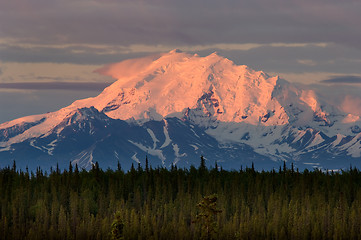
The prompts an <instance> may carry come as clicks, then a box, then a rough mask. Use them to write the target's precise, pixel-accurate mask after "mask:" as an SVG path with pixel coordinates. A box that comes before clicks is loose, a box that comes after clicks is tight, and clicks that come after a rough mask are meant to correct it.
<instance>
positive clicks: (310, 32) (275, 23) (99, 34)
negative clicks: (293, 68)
mask: <svg viewBox="0 0 361 240" xmlns="http://www.w3.org/2000/svg"><path fill="white" fill-rule="evenodd" d="M0 4H1V8H0V22H1V23H2V25H1V28H2V29H1V32H2V36H4V37H7V38H9V39H10V38H11V39H16V41H18V42H22V43H38V44H49V43H51V44H54V43H55V44H68V43H71V44H85V43H86V44H110V45H126V46H127V45H130V44H150V45H157V44H161V45H199V44H219V43H272V42H285V43H294V42H301V43H310V42H328V41H330V40H331V41H332V42H335V43H339V44H343V45H347V46H356V47H358V48H361V43H360V41H359V39H360V37H361V32H360V31H355V29H358V28H359V22H361V15H360V14H359V12H360V3H359V1H358V0H349V1H342V2H340V1H336V0H330V1H327V2H326V1H323V0H303V1H288V2H285V1H284V0H274V1H267V0H254V1H234V0H224V1H218V0H208V1H207V3H206V4H205V2H204V0H192V1H189V0H185V1H177V0H152V1H144V0H133V1H127V0H125V1H112V0H107V1H104V0H101V1H100V0H98V1H97V0H94V1H84V0H79V1H73V0H64V1H61V2H58V1H48V0H37V1H32V2H29V1H27V0H17V1H7V0H0ZM345 36H347V37H345Z"/></svg>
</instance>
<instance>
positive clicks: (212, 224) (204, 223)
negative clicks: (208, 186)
mask: <svg viewBox="0 0 361 240" xmlns="http://www.w3.org/2000/svg"><path fill="white" fill-rule="evenodd" d="M197 206H198V208H199V213H198V214H197V216H196V220H195V221H194V222H195V223H200V224H201V228H202V236H201V239H207V240H208V239H213V236H214V234H215V233H217V224H216V216H217V214H218V213H221V212H222V211H221V210H219V209H217V195H215V194H212V195H209V196H205V197H203V199H202V201H201V202H200V203H198V204H197Z"/></svg>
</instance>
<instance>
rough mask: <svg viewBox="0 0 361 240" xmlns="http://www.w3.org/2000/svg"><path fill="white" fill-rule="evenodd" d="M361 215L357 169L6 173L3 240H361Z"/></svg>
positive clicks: (0, 172) (0, 221)
mask: <svg viewBox="0 0 361 240" xmlns="http://www.w3.org/2000/svg"><path fill="white" fill-rule="evenodd" d="M203 161H204V159H203ZM201 162H202V160H201ZM212 194H216V196H217V197H218V198H217V199H216V198H215V195H212ZM203 196H208V197H205V198H203ZM216 204H217V206H216ZM220 211H221V212H220ZM115 213H117V214H115ZM197 216H198V217H197ZM207 216H209V218H208V217H207ZM360 216H361V173H360V171H358V170H357V169H352V168H351V169H349V170H348V171H343V172H326V173H324V172H321V171H318V170H314V171H308V170H305V171H304V172H299V171H298V170H294V168H293V166H292V165H291V166H290V167H289V168H287V167H286V166H281V168H280V169H279V170H278V169H277V170H273V171H270V172H256V171H255V170H254V168H252V167H251V168H242V169H241V170H240V171H225V170H223V169H222V168H220V169H218V168H212V169H208V168H207V167H205V165H203V164H202V163H201V164H200V166H199V167H198V168H196V167H194V166H193V167H190V168H189V169H179V168H177V167H172V169H171V170H168V169H165V168H157V169H153V168H152V167H150V166H148V167H147V166H144V169H143V166H137V168H134V166H133V167H132V168H131V170H130V171H128V172H124V171H123V170H122V169H121V167H120V164H119V167H118V168H117V170H116V171H113V170H106V171H105V170H103V169H101V168H99V165H98V164H97V163H96V164H95V165H94V166H93V168H92V170H90V171H85V170H79V169H78V166H76V165H75V166H69V168H67V169H66V170H60V169H59V168H58V167H56V168H54V170H51V171H50V172H49V173H47V172H46V171H44V170H42V169H40V168H38V169H37V170H36V172H28V171H25V172H23V171H21V170H19V169H17V168H16V164H15V163H14V164H13V166H11V167H6V168H3V169H0V239H111V238H112V237H115V238H116V237H118V238H119V237H123V238H124V239H200V238H201V237H205V238H207V237H208V238H209V237H212V238H214V239H359V238H360V236H361V218H360ZM197 219H198V220H197ZM201 219H203V220H201ZM204 219H209V222H208V223H207V221H208V220H207V221H204ZM200 221H204V223H203V224H202V223H200ZM207 226H208V229H210V230H209V234H208V235H207V234H204V233H205V232H206V231H204V229H205V227H207ZM202 228H203V230H202ZM213 229H214V230H217V231H213Z"/></svg>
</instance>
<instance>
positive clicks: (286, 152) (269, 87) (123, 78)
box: [0, 50, 361, 168]
mask: <svg viewBox="0 0 361 240" xmlns="http://www.w3.org/2000/svg"><path fill="white" fill-rule="evenodd" d="M96 72H98V73H102V74H105V75H109V76H112V77H116V78H117V79H118V80H117V81H116V82H115V83H113V84H112V85H110V86H108V87H107V88H105V89H104V91H103V92H102V93H100V94H99V95H98V96H96V97H92V98H87V99H82V100H77V101H75V102H74V103H72V104H71V105H69V106H67V107H64V108H62V109H60V110H58V111H55V112H51V113H46V114H40V115H35V116H28V117H24V118H20V119H16V120H13V121H10V122H6V123H3V124H0V157H1V156H2V157H3V158H5V159H10V158H11V156H15V157H17V158H19V159H23V161H24V162H26V160H25V157H24V155H26V152H27V151H30V150H29V149H31V151H30V152H31V154H33V156H34V158H36V159H38V158H41V159H46V158H47V157H48V158H49V159H53V161H55V159H57V160H58V159H59V158H58V157H56V156H55V155H56V154H55V155H54V153H53V151H55V150H54V149H57V148H59V149H62V151H64V152H69V151H68V150H67V149H66V148H60V147H59V145H58V144H60V142H62V143H65V142H69V143H67V144H68V145H69V144H70V142H72V141H73V140H74V139H75V140H74V141H75V142H76V144H78V145H79V146H83V147H78V149H77V148H76V147H74V146H71V147H70V145H69V147H68V148H69V149H73V148H74V150H72V151H70V152H69V154H68V155H66V154H65V155H64V154H63V153H61V152H60V150H59V151H55V152H57V154H58V155H59V154H60V155H62V156H63V157H64V158H69V159H71V161H72V162H73V163H79V164H80V165H83V166H84V167H86V168H89V167H90V166H91V164H92V162H93V161H99V162H101V161H103V162H107V163H108V166H110V165H113V163H111V161H110V160H109V161H108V160H104V158H109V159H113V160H112V161H117V159H118V160H119V156H122V155H123V156H122V157H124V158H127V159H128V161H131V160H129V159H132V160H134V161H135V162H138V161H141V160H139V158H138V157H137V156H139V155H140V154H142V155H147V154H149V155H150V156H154V158H156V159H158V160H159V161H160V162H158V163H157V164H160V165H164V166H169V164H178V165H182V164H183V163H182V161H183V162H184V164H183V165H184V166H189V164H192V163H194V162H195V161H196V159H198V158H199V155H200V154H206V153H207V152H209V153H211V152H212V151H213V152H214V154H215V156H214V157H210V156H207V157H208V158H209V163H211V162H212V163H213V162H214V161H223V160H224V159H231V160H229V161H230V162H233V163H234V164H236V165H239V164H237V161H236V159H237V156H238V157H240V156H248V158H249V159H248V160H247V159H246V160H244V162H243V163H247V162H249V161H251V160H252V161H254V160H255V159H254V158H253V157H250V156H258V158H259V159H265V160H264V164H265V165H267V164H269V165H272V163H275V164H276V163H277V162H278V161H296V162H297V163H299V164H301V165H302V162H305V161H306V158H309V157H310V158H311V159H313V160H314V159H316V160H317V161H318V162H317V164H318V165H317V164H316V165H314V166H318V167H323V168H325V167H327V164H326V163H327V159H331V160H332V159H342V157H344V158H345V159H347V161H351V162H353V163H354V165H357V164H359V161H357V160H361V159H360V158H361V143H360V139H361V133H360V132H361V130H360V129H361V121H360V116H354V115H350V114H348V113H345V112H343V111H341V110H340V109H339V108H337V106H333V105H331V104H330V103H328V101H327V99H322V97H320V96H317V94H316V93H315V92H314V91H313V90H310V89H300V88H297V87H296V86H294V85H293V84H292V83H289V82H287V81H285V80H283V79H280V78H279V77H277V76H276V77H272V76H269V75H268V74H266V73H264V72H263V71H255V70H253V69H251V68H249V67H247V66H246V65H240V66H239V65H235V64H234V63H233V62H232V61H230V60H229V59H227V58H224V57H221V56H219V55H218V54H216V53H213V54H211V55H209V56H206V57H200V56H198V55H197V54H193V55H192V54H188V53H183V52H181V51H179V50H173V51H171V52H168V53H163V54H158V55H154V56H149V57H144V58H140V59H131V60H126V61H123V62H120V63H116V64H111V65H107V66H105V67H103V68H100V69H98V70H96ZM169 119H175V120H174V121H173V120H172V121H170V122H171V123H172V124H174V125H169V124H168V125H166V123H165V122H167V121H169ZM150 122H153V123H154V124H153V125H154V126H156V125H157V126H158V125H159V124H160V125H161V126H162V127H157V128H156V129H152V128H151V127H147V124H149V123H150ZM82 124H83V125H82ZM89 124H90V125H89ZM92 124H93V125H92ZM182 124H183V125H182ZM95 125H96V126H98V127H96V128H94V126H95ZM153 125H152V126H153ZM191 126H193V127H191ZM195 127H197V129H198V130H197V131H198V132H195V130H194V129H195ZM106 128H108V129H111V130H106ZM168 128H169V129H173V128H174V129H178V130H179V131H180V132H173V133H172V134H173V135H169V132H168V131H169V130H168ZM69 129H71V130H69ZM84 129H86V130H87V131H85V132H84ZM119 129H122V130H121V131H120V130H119ZM129 129H133V130H134V131H135V132H137V134H138V135H136V136H131V134H132V133H131V132H129ZM69 131H70V132H69ZM122 131H123V133H121V132H122ZM192 131H193V132H192ZM166 132H168V135H167V134H166ZM182 132H187V136H188V137H189V139H184V138H183V137H182V136H181V133H182ZM74 133H82V136H83V137H82V138H80V137H78V136H76V135H73V134H74ZM105 133H107V134H105ZM70 136H71V137H70ZM115 136H116V137H115ZM160 136H161V137H160ZM167 136H168V138H167ZM175 136H177V137H175ZM87 138H88V139H92V141H93V142H89V141H88V139H87ZM143 138H144V139H148V140H146V141H145V140H144V139H143ZM158 138H162V139H163V138H164V139H168V140H167V141H164V143H163V145H160V146H159V144H158V142H157V140H158V141H159V139H158ZM71 139H73V140H71ZM175 139H178V140H175ZM191 139H192V140H193V141H196V139H203V140H204V141H205V142H204V143H201V142H198V145H195V144H194V143H192V142H191ZM45 140H46V141H45ZM82 141H84V142H88V143H89V144H88V145H86V144H85V145H86V146H85V145H84V144H83V143H82ZM177 141H179V142H177ZM102 142H104V143H105V142H106V143H107V144H108V145H109V146H113V148H111V149H110V148H109V147H108V146H103V149H101V147H100V146H102V144H101V143H102ZM120 142H121V143H122V144H124V146H127V147H128V150H129V151H128V150H126V149H124V148H123V147H122V146H120V145H119V143H120ZM196 142H197V141H196ZM37 143H39V144H40V143H41V144H40V145H37ZM166 143H168V144H166ZM44 144H45V145H44ZM74 144H75V143H74ZM207 144H209V145H210V146H212V148H213V150H212V149H208V147H209V146H208V147H207ZM65 145H66V144H65ZM68 145H67V146H68ZM17 146H21V149H22V150H19V149H18V148H20V147H17ZM162 146H163V147H162ZM225 146H226V147H227V149H228V150H227V151H228V152H229V155H227V154H228V153H227V154H224V156H222V149H223V151H225V150H224V149H226V148H225ZM108 148H109V149H110V150H104V149H108ZM237 148H243V149H247V150H243V152H241V151H242V150H239V151H237ZM24 149H25V150H24ZM49 149H53V150H52V151H50V150H49ZM119 149H122V150H121V151H120V150H119ZM185 149H186V150H185ZM205 149H208V150H207V151H205ZM230 149H232V150H230ZM34 151H35V152H37V151H41V152H42V153H40V152H38V153H35V152H34ZM122 151H123V152H127V153H123V152H122ZM246 151H248V152H247V153H246ZM43 153H45V155H44V154H43ZM95 153H97V154H98V155H97V154H95ZM31 154H30V155H29V156H31ZM40 155H41V156H40ZM110 155H112V157H110ZM113 155H116V156H118V158H117V157H114V156H113ZM231 155H232V156H233V157H231ZM143 157H144V156H143ZM172 158H173V160H171V159H172ZM217 158H218V159H217ZM158 160H157V161H158ZM27 161H29V160H27ZM332 161H333V160H332ZM340 161H341V160H340ZM187 162H188V163H187ZM225 162H226V161H225ZM265 162H267V164H266V163H265ZM320 162H326V163H322V164H321V163H320ZM333 162H334V161H333ZM224 164H225V165H227V166H230V167H231V164H228V163H224ZM105 165H106V164H105ZM127 165H129V164H127ZM339 165H340V166H342V162H341V163H340V164H339ZM267 166H268V165H267ZM237 167H239V166H237Z"/></svg>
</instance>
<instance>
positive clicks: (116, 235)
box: [111, 212, 124, 240]
mask: <svg viewBox="0 0 361 240" xmlns="http://www.w3.org/2000/svg"><path fill="white" fill-rule="evenodd" d="M123 228H124V223H123V220H122V217H121V213H120V212H117V213H116V214H115V218H114V221H113V223H112V227H111V239H112V240H121V239H124V238H123Z"/></svg>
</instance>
